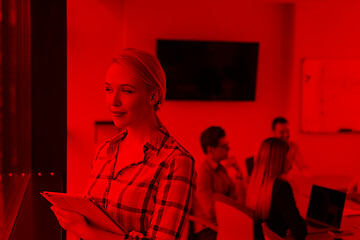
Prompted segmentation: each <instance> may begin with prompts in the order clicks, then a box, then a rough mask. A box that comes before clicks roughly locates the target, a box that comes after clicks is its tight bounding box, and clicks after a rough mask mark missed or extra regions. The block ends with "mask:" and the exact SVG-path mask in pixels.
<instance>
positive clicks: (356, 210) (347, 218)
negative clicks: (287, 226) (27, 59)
mask: <svg viewBox="0 0 360 240" xmlns="http://www.w3.org/2000/svg"><path fill="white" fill-rule="evenodd" d="M351 180H352V177H349V176H344V175H316V176H307V177H304V176H300V175H293V176H290V177H289V182H290V184H291V185H292V188H293V192H294V197H295V201H296V205H297V207H298V209H299V211H300V214H301V215H302V216H303V217H305V216H306V212H307V207H308V204H309V199H310V194H311V188H312V185H313V184H315V185H319V186H323V187H327V188H331V189H335V190H341V191H345V189H346V187H347V186H348V185H349V183H350V182H351ZM340 229H341V230H344V231H346V232H350V233H351V234H350V235H340V234H338V235H332V234H330V233H318V234H310V235H308V236H307V237H306V239H307V240H322V239H324V240H330V239H331V240H335V239H336V240H340V239H342V240H350V239H351V240H353V239H356V240H360V203H357V202H354V201H352V200H350V199H346V201H345V207H344V213H343V217H342V221H341V227H340Z"/></svg>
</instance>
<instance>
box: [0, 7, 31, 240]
mask: <svg viewBox="0 0 360 240" xmlns="http://www.w3.org/2000/svg"><path fill="white" fill-rule="evenodd" d="M29 2H30V1H29V0H25V1H23V0H21V1H20V0H0V239H6V236H8V235H7V234H9V231H11V225H12V222H13V221H15V217H16V214H17V211H18V208H19V207H20V204H16V203H20V202H21V200H22V198H23V195H24V193H25V190H26V186H27V183H28V181H29V175H30V166H31V164H30V157H31V154H30V149H31V144H30V143H31V142H30V140H31V139H30V126H31V122H30V110H31V108H30V106H31V105H30V92H31V89H30V77H31V74H30V5H29ZM5 196H6V197H5ZM9 225H10V226H9Z"/></svg>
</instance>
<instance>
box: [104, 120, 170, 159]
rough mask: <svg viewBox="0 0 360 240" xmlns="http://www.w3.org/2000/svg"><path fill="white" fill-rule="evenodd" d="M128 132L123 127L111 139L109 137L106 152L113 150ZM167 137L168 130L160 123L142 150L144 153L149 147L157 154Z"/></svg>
mask: <svg viewBox="0 0 360 240" xmlns="http://www.w3.org/2000/svg"><path fill="white" fill-rule="evenodd" d="M127 134H128V131H127V130H126V129H125V130H123V131H122V132H120V133H119V134H117V135H116V136H114V137H113V138H112V139H110V142H109V147H108V153H109V152H113V151H114V149H115V148H116V146H117V145H118V144H119V143H120V142H121V141H122V140H124V138H125V137H126V135H127ZM168 138H169V132H168V130H167V129H166V128H165V126H163V125H161V126H160V129H159V130H158V131H156V133H155V134H154V135H153V136H152V137H151V138H150V140H149V141H148V142H147V143H145V144H144V147H143V150H144V152H145V153H146V152H147V151H148V150H149V149H150V150H152V151H156V154H158V153H159V152H160V150H161V148H162V147H163V146H164V144H165V142H166V141H167V140H168Z"/></svg>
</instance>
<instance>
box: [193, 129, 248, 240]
mask: <svg viewBox="0 0 360 240" xmlns="http://www.w3.org/2000/svg"><path fill="white" fill-rule="evenodd" d="M200 141H201V147H202V149H203V151H204V153H205V159H204V160H203V161H202V162H199V163H198V165H197V172H198V179H197V189H196V195H195V201H194V203H193V208H192V213H193V215H195V216H196V217H198V218H201V219H203V220H205V221H207V222H209V223H212V224H216V216H215V206H214V199H213V194H215V193H220V194H224V195H226V196H228V197H231V198H233V199H235V200H237V201H238V202H240V203H244V201H245V187H244V182H243V178H242V174H241V171H240V168H239V165H238V164H237V161H236V159H235V158H234V157H232V158H229V156H228V154H229V150H230V147H229V142H228V140H227V138H226V135H225V131H224V129H222V128H221V127H217V126H212V127H209V128H207V129H206V130H205V131H203V133H202V134H201V137H200ZM224 166H226V168H225V167H224ZM229 169H232V170H234V172H235V173H236V174H235V179H234V180H233V179H232V178H231V177H230V176H229V174H228V170H229ZM194 232H195V234H196V238H197V239H200V240H202V239H207V240H215V239H216V232H215V231H214V230H212V229H210V228H208V227H207V226H205V225H202V224H199V223H196V222H195V223H194Z"/></svg>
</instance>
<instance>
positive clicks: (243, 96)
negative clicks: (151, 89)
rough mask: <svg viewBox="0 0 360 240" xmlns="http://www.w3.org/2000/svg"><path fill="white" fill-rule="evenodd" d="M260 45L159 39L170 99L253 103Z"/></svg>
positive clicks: (159, 56) (160, 58)
mask: <svg viewBox="0 0 360 240" xmlns="http://www.w3.org/2000/svg"><path fill="white" fill-rule="evenodd" d="M258 51H259V43H257V42H254V43H250V42H218V41H189V40H163V39H160V40H157V56H158V58H159V60H160V63H161V65H162V66H163V68H164V70H165V74H166V77H167V97H166V99H169V100H215V101H227V100H235V101H236V100H237V101H254V100H255V88H256V74H257V61H258Z"/></svg>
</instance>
